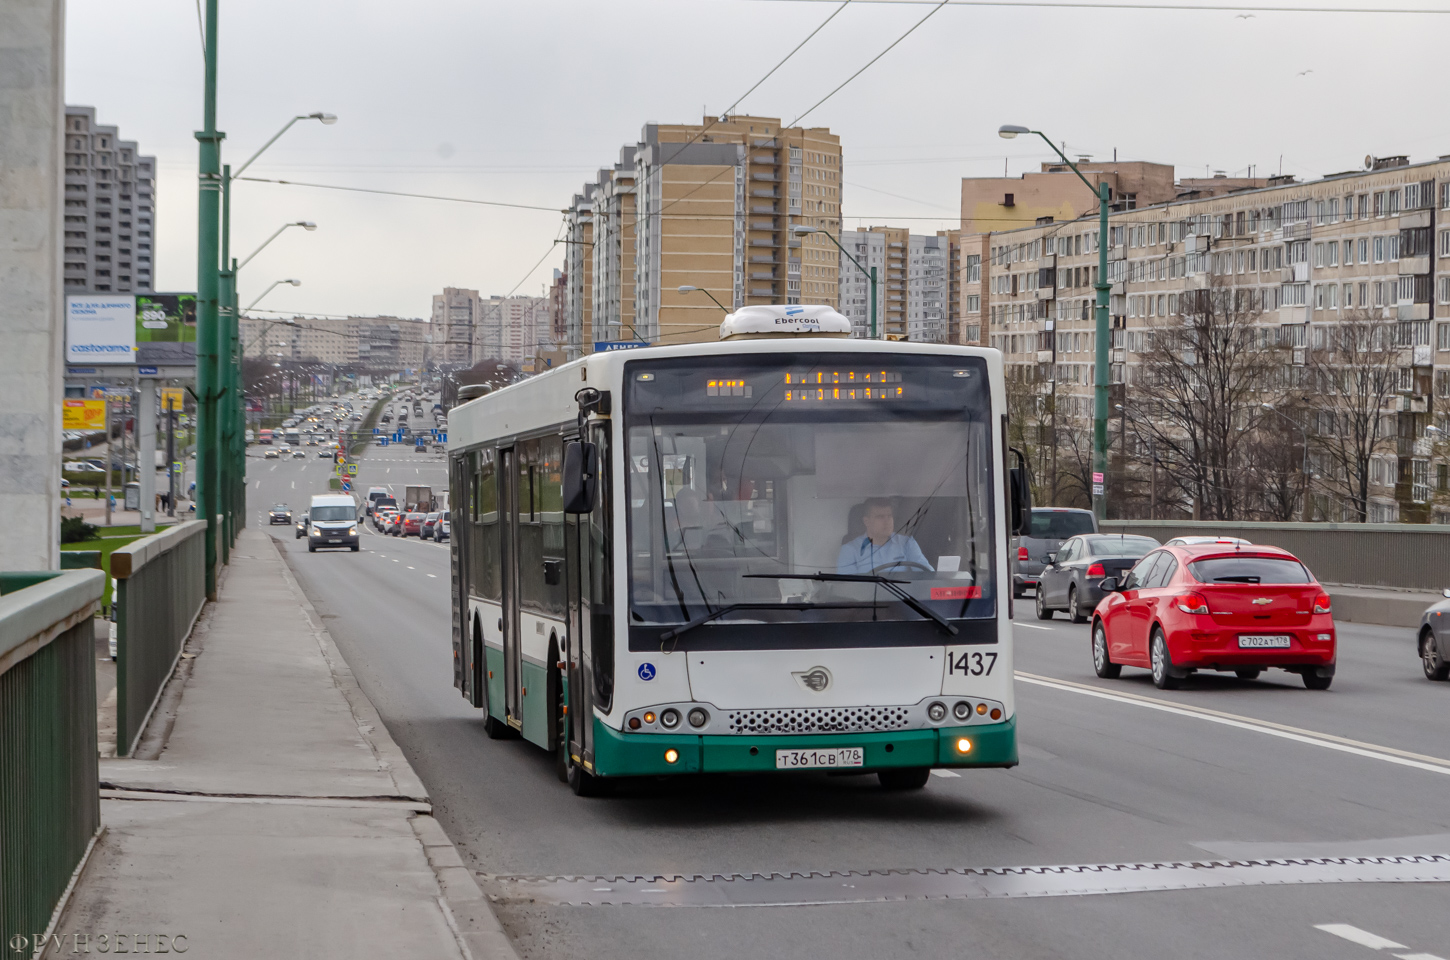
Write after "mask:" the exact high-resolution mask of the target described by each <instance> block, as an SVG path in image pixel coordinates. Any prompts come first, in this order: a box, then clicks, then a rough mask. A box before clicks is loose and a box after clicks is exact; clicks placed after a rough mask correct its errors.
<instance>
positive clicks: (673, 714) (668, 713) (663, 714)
mask: <svg viewBox="0 0 1450 960" xmlns="http://www.w3.org/2000/svg"><path fill="white" fill-rule="evenodd" d="M679 725H680V711H678V710H676V709H675V708H674V707H670V708H669V709H667V710H661V711H660V726H662V727H664V728H665V729H666V730H673V729H675V727H678V726H679ZM670 762H671V763H673V762H674V761H670Z"/></svg>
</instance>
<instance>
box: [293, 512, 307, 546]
mask: <svg viewBox="0 0 1450 960" xmlns="http://www.w3.org/2000/svg"><path fill="white" fill-rule="evenodd" d="M305 536H307V514H306V513H305V512H304V513H303V514H302V516H300V517H298V518H297V536H296V538H295V539H298V540H301V539H302V538H303V537H305Z"/></svg>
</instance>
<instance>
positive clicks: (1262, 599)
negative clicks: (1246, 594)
mask: <svg viewBox="0 0 1450 960" xmlns="http://www.w3.org/2000/svg"><path fill="white" fill-rule="evenodd" d="M1273 602H1274V601H1273V600H1271V599H1270V598H1268V597H1259V598H1258V599H1257V600H1255V601H1254V606H1256V607H1262V606H1263V605H1264V604H1266V603H1273Z"/></svg>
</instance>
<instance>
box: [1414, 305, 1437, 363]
mask: <svg viewBox="0 0 1450 960" xmlns="http://www.w3.org/2000/svg"><path fill="white" fill-rule="evenodd" d="M1425 306H1429V304H1425ZM1425 319H1429V318H1428V317H1426V318H1425ZM1432 363H1434V354H1433V353H1432V352H1431V347H1430V345H1429V344H1428V343H1423V344H1417V345H1416V346H1415V348H1414V359H1413V360H1411V365H1412V366H1416V367H1428V366H1430V365H1431V364H1432Z"/></svg>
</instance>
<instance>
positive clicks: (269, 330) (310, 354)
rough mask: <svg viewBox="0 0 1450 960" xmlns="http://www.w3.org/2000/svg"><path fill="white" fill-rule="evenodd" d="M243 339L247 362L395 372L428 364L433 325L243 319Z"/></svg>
mask: <svg viewBox="0 0 1450 960" xmlns="http://www.w3.org/2000/svg"><path fill="white" fill-rule="evenodd" d="M240 333H241V338H242V343H243V345H244V349H245V356H246V357H248V358H250V359H258V360H260V359H270V360H291V361H299V362H315V363H332V364H336V365H338V366H340V367H356V368H359V369H363V370H373V371H379V372H393V371H397V370H404V369H417V368H421V367H423V366H424V365H425V364H426V363H427V362H428V361H429V359H431V349H432V347H433V325H432V324H430V323H429V322H428V321H427V320H417V319H408V318H404V317H293V318H292V319H290V320H271V319H266V320H264V319H261V318H257V317H242V320H241V330H240Z"/></svg>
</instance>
